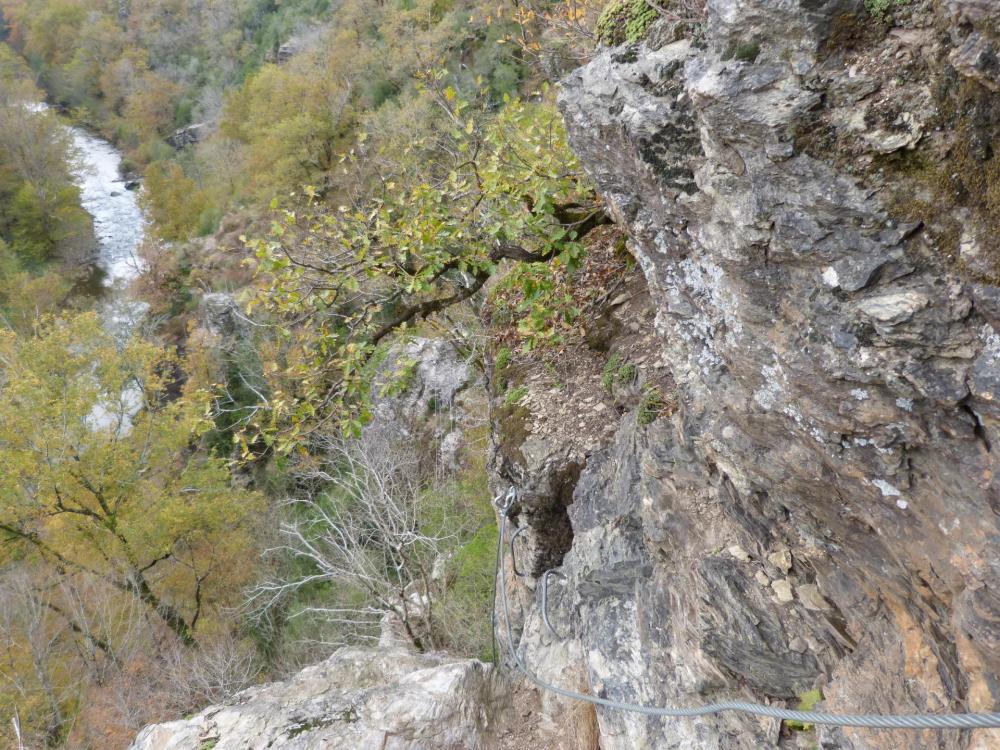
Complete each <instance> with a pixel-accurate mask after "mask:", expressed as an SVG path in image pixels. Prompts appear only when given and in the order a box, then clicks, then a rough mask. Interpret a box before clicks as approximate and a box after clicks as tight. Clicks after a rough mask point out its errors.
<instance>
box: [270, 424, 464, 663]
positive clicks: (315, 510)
mask: <svg viewBox="0 0 1000 750" xmlns="http://www.w3.org/2000/svg"><path fill="white" fill-rule="evenodd" d="M314 443H315V444H314V445H313V447H314V449H315V451H314V452H315V454H316V455H317V456H319V458H317V459H315V460H314V461H306V462H305V464H304V465H302V466H300V467H299V468H298V470H297V471H296V476H297V479H298V481H299V487H300V492H302V495H301V496H300V497H296V498H292V499H289V500H288V501H287V502H286V507H285V520H284V521H282V523H281V526H280V528H279V538H280V543H279V544H277V545H275V546H274V547H271V548H270V549H268V550H267V551H266V553H265V554H266V555H268V556H271V557H276V556H277V557H285V558H287V559H288V560H289V561H290V563H291V564H290V565H287V566H285V567H284V569H282V570H281V571H280V574H279V575H278V576H277V577H275V578H272V579H271V580H269V581H266V582H264V583H262V584H260V585H258V586H257V587H256V588H255V589H254V591H253V594H252V597H251V606H252V608H253V609H254V610H255V611H256V612H257V614H258V615H260V616H263V615H266V614H268V613H270V612H271V611H272V610H273V609H275V608H276V607H279V606H281V607H285V608H286V609H287V610H289V611H288V612H287V613H286V615H285V616H286V617H288V618H291V619H295V618H298V617H303V616H316V615H318V616H319V617H321V618H323V619H324V620H325V621H327V622H329V623H333V624H334V625H336V626H339V627H340V629H341V630H342V631H346V632H347V634H348V636H349V637H351V638H359V637H363V636H364V635H365V634H366V633H367V634H369V635H370V634H372V633H374V632H376V631H377V628H378V625H379V622H380V620H381V619H382V617H383V616H384V615H386V614H387V613H390V614H391V615H393V616H395V617H396V618H397V619H398V621H399V622H401V623H402V625H403V628H404V629H405V631H406V634H407V635H408V636H409V638H410V640H411V641H412V642H413V643H414V644H415V645H416V646H417V647H418V648H422V649H429V648H436V647H437V645H438V644H437V640H436V633H435V630H436V628H435V621H434V616H433V612H434V604H435V602H436V600H437V591H436V586H435V585H434V583H433V580H432V579H433V578H434V576H433V568H434V565H435V561H437V560H438V559H439V557H441V555H442V554H443V553H444V552H445V551H446V550H447V549H449V548H452V549H453V548H455V547H457V546H458V541H459V539H460V536H461V535H460V531H461V526H460V524H444V523H433V522H432V520H431V519H432V513H431V504H430V502H429V498H428V496H427V495H426V494H425V493H424V483H423V481H422V477H421V476H420V471H419V464H418V460H417V457H416V454H415V452H414V451H412V450H409V449H407V448H406V447H405V446H404V445H402V444H401V443H399V442H398V441H396V440H395V439H394V437H393V436H390V435H389V434H387V431H384V430H383V431H379V432H372V431H368V432H366V433H365V435H364V436H363V437H362V438H361V439H360V440H349V441H345V440H342V439H340V438H339V437H331V436H328V435H327V436H315V438H314ZM328 584H333V586H334V587H335V588H334V590H332V591H327V593H326V594H324V595H323V596H322V597H320V598H319V599H318V601H319V602H322V604H320V603H318V601H317V600H316V599H312V598H310V597H309V596H308V595H304V594H307V592H308V591H309V590H315V589H317V588H319V587H322V586H323V585H328Z"/></svg>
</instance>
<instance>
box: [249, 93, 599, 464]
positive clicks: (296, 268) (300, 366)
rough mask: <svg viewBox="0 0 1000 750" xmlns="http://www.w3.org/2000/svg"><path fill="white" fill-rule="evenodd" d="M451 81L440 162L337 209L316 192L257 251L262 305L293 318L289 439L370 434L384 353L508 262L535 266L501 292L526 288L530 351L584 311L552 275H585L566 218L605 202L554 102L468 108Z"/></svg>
mask: <svg viewBox="0 0 1000 750" xmlns="http://www.w3.org/2000/svg"><path fill="white" fill-rule="evenodd" d="M445 79H446V75H445V74H443V73H435V74H430V75H427V76H425V77H424V78H423V83H422V86H423V89H422V95H423V96H425V97H428V98H429V99H431V100H432V101H433V102H434V103H435V104H436V105H437V106H439V107H440V108H442V109H443V111H444V112H445V113H446V118H447V119H448V120H450V122H451V123H452V125H453V127H452V128H450V129H449V130H448V131H447V132H448V133H450V135H448V136H445V137H444V140H443V141H442V142H441V143H440V144H439V146H438V149H437V152H436V153H437V157H438V161H436V162H432V163H426V164H417V165H399V171H398V173H397V174H394V175H392V178H391V179H385V180H380V181H378V182H377V183H376V184H375V185H374V186H373V188H372V189H371V190H370V191H369V192H368V194H367V195H365V196H362V197H360V198H356V199H354V200H353V201H352V202H351V204H350V205H348V204H347V203H346V202H345V203H344V204H343V205H339V206H338V207H336V208H333V207H330V206H326V205H323V204H322V202H321V201H319V200H316V193H315V191H312V190H310V189H304V191H303V192H304V193H305V195H306V197H307V201H306V202H305V205H300V206H298V207H297V210H296V211H295V212H290V211H289V212H285V213H284V220H276V221H275V222H274V224H273V226H272V231H271V234H270V237H269V238H268V239H267V240H263V241H262V240H256V241H252V242H251V243H249V245H250V248H251V250H252V251H253V252H254V254H255V257H256V263H257V274H258V279H259V283H260V286H259V290H258V292H257V294H256V295H255V296H254V298H253V300H252V302H251V304H252V305H253V307H254V308H255V309H256V310H257V311H259V312H260V311H264V312H266V313H268V314H270V316H272V317H273V318H275V319H277V320H282V319H287V320H294V321H295V324H294V325H292V326H290V327H289V328H288V330H289V336H288V341H287V343H285V344H283V345H282V354H281V357H280V359H281V360H282V361H284V363H285V364H284V366H283V367H281V368H279V370H278V371H277V372H276V373H275V384H274V387H275V389H276V390H278V391H281V392H282V393H286V394H288V396H289V397H288V399H287V401H285V402H282V403H281V404H278V405H276V404H275V402H274V401H272V402H271V404H270V407H271V409H272V411H271V414H272V417H275V418H276V419H277V424H278V425H279V426H278V428H277V429H279V431H280V430H288V431H292V430H294V431H297V432H301V429H302V425H303V424H305V423H307V422H310V421H312V420H314V419H316V418H317V417H316V415H318V419H320V420H323V419H328V418H333V419H335V420H337V421H340V422H341V424H342V425H343V429H344V430H345V431H346V432H347V433H352V434H353V433H356V432H357V431H358V430H360V426H361V424H363V422H364V420H365V418H366V406H365V404H366V401H367V399H368V397H369V396H370V394H369V388H370V386H369V383H368V380H367V379H366V378H365V377H364V376H363V371H364V368H365V364H366V362H367V361H368V359H369V358H370V356H371V354H372V351H373V349H374V346H375V345H376V344H378V343H379V342H380V341H381V340H382V338H383V337H385V336H387V335H390V334H391V333H393V332H394V331H396V330H400V329H402V328H403V327H405V326H408V325H411V324H413V323H415V322H417V321H418V320H420V319H422V318H423V317H426V316H428V315H433V314H434V313H435V312H437V311H439V310H442V309H444V308H446V307H448V306H450V305H452V304H456V303H458V302H461V301H463V300H465V299H467V298H468V297H470V296H471V295H472V294H474V293H475V292H476V291H477V290H478V289H479V288H481V287H482V286H483V284H484V283H485V281H486V279H488V278H489V277H490V276H491V275H493V274H494V273H496V271H497V268H498V265H497V264H498V261H500V260H502V259H504V258H512V259H522V260H531V261H534V262H532V263H530V264H528V265H515V266H514V267H513V268H512V269H511V270H509V271H507V272H506V273H507V276H506V278H505V280H504V282H503V283H505V284H518V285H521V286H522V288H523V291H524V294H523V299H522V302H521V304H520V306H519V312H520V313H521V314H522V322H521V325H522V327H523V329H524V331H525V334H526V335H527V336H528V338H529V340H531V341H533V342H535V343H537V344H541V343H543V342H545V341H547V340H555V339H557V338H558V332H559V330H560V329H561V328H562V327H563V326H564V324H565V323H566V322H567V321H571V320H572V319H573V318H574V317H575V316H576V315H578V314H579V311H578V310H577V309H576V308H575V307H574V306H573V300H572V298H571V297H569V296H568V295H567V294H566V293H565V292H561V291H557V289H556V286H555V285H554V283H553V278H552V274H553V269H572V268H574V267H575V266H576V265H577V264H578V263H579V260H580V258H581V256H582V253H583V246H582V244H581V243H580V242H579V240H578V230H577V226H576V225H578V224H579V221H578V220H577V219H573V218H571V219H567V218H566V212H565V210H564V209H565V207H566V206H574V207H583V208H584V210H583V211H582V213H581V215H586V210H587V209H586V207H587V206H590V207H591V209H593V207H594V198H593V195H592V193H591V192H590V190H589V189H588V187H587V186H586V185H585V184H584V183H583V181H582V177H581V174H580V171H579V168H578V165H577V163H576V161H575V159H574V158H573V156H572V154H571V152H570V150H569V148H568V146H567V143H566V133H565V128H564V127H563V124H562V120H561V117H560V116H559V114H558V112H557V111H556V109H555V107H554V105H553V101H552V96H551V92H548V91H547V90H546V91H543V92H540V93H539V94H538V97H537V99H536V100H535V101H530V102H529V101H524V100H521V99H517V98H511V97H507V98H506V105H505V106H504V107H503V108H502V109H501V110H500V111H499V112H497V113H493V112H491V111H490V109H489V102H488V100H487V98H486V95H485V94H484V93H481V94H477V96H476V97H475V98H472V99H466V98H464V97H463V95H462V94H461V93H460V92H459V91H458V90H457V89H456V88H455V87H454V86H452V85H450V84H449V85H446V84H445V83H444V81H445ZM377 147H378V144H377V143H375V144H371V143H370V144H369V145H368V146H366V148H368V149H369V152H370V150H372V149H377ZM420 153H423V154H426V150H421V151H420ZM344 158H345V159H346V160H347V161H349V162H350V161H353V160H356V159H358V158H359V156H358V155H357V154H355V153H354V152H350V153H348V154H347V155H345V157H344ZM578 213H580V212H578ZM575 215H576V214H573V216H575ZM567 222H568V223H567ZM539 261H545V262H539ZM303 383H308V384H309V387H308V388H306V387H303ZM307 404H309V405H310V406H311V407H313V408H310V409H306V408H305V406H306V405H307ZM260 429H262V430H266V429H268V428H266V427H261V428H260ZM274 445H278V446H281V448H282V449H287V448H288V447H290V445H291V443H289V442H282V441H277V442H275V443H274Z"/></svg>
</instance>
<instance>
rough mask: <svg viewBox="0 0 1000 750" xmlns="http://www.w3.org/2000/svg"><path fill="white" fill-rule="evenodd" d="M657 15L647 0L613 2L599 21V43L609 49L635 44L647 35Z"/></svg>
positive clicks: (612, 0) (617, 0)
mask: <svg viewBox="0 0 1000 750" xmlns="http://www.w3.org/2000/svg"><path fill="white" fill-rule="evenodd" d="M664 5H666V3H664ZM657 15H658V14H657V12H656V10H655V9H654V8H653V7H652V6H651V5H650V4H649V3H647V2H646V0H611V2H610V3H608V4H607V5H606V6H604V10H603V11H601V15H600V17H599V18H598V19H597V28H596V32H597V41H599V42H600V43H601V44H606V45H608V46H609V47H614V46H617V45H619V44H625V43H626V42H628V43H629V44H634V43H635V42H638V41H639V40H640V39H642V38H643V37H644V36H645V35H646V32H647V31H648V30H649V27H650V25H651V24H652V23H653V21H655V20H656V18H657Z"/></svg>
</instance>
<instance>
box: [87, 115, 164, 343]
mask: <svg viewBox="0 0 1000 750" xmlns="http://www.w3.org/2000/svg"><path fill="white" fill-rule="evenodd" d="M67 127H69V131H70V133H71V135H72V137H73V146H74V150H75V151H76V154H75V155H74V156H75V163H74V165H73V168H72V169H73V174H74V176H75V181H76V184H77V186H78V187H79V188H80V197H81V204H82V205H83V208H84V210H86V211H87V213H89V214H90V215H91V216H92V217H93V219H94V234H95V236H96V238H97V259H96V263H97V267H98V270H99V274H98V276H99V278H100V286H99V287H98V291H99V292H100V297H101V299H100V300H99V303H98V309H99V311H100V314H101V317H102V318H103V320H104V322H105V325H106V326H107V328H108V330H110V331H112V332H114V333H115V334H116V335H118V336H127V335H128V334H129V333H131V332H132V331H133V330H134V329H135V328H136V327H137V326H138V325H139V323H140V322H141V321H142V319H143V317H144V316H145V313H146V310H147V309H148V305H146V303H145V302H143V301H142V300H140V299H138V298H137V297H136V296H135V295H134V294H133V293H132V291H131V289H130V286H131V283H132V282H133V281H134V280H135V279H136V277H138V276H139V274H140V273H142V270H143V264H142V260H141V259H140V258H139V256H138V254H137V253H138V249H139V245H140V244H142V241H143V238H144V237H145V233H146V220H145V217H144V215H143V212H142V208H141V206H140V205H139V195H138V192H137V191H133V190H126V189H125V181H124V180H123V179H122V177H121V174H120V172H119V167H120V165H121V160H122V159H121V154H120V153H119V152H118V150H117V149H116V148H115V147H114V146H112V145H111V144H110V143H108V142H107V141H105V140H104V139H102V138H99V137H97V136H95V135H92V134H91V133H88V132H87V131H85V130H83V129H81V128H78V127H70V126H67Z"/></svg>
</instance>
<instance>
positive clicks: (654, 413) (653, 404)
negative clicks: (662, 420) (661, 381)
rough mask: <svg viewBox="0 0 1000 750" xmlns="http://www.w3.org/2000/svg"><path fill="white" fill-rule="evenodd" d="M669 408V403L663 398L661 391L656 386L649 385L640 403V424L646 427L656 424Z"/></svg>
mask: <svg viewBox="0 0 1000 750" xmlns="http://www.w3.org/2000/svg"><path fill="white" fill-rule="evenodd" d="M666 408H667V402H666V400H665V399H664V398H663V394H662V393H661V392H660V389H659V388H657V387H656V386H655V385H652V384H647V385H646V387H645V389H644V392H643V394H642V400H641V401H640V402H639V414H638V417H637V419H638V421H639V424H640V425H642V426H643V427H645V426H646V425H650V424H652V423H653V422H655V421H656V420H657V419H658V418H659V417H660V415H661V414H663V411H664V410H665V409H666Z"/></svg>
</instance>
